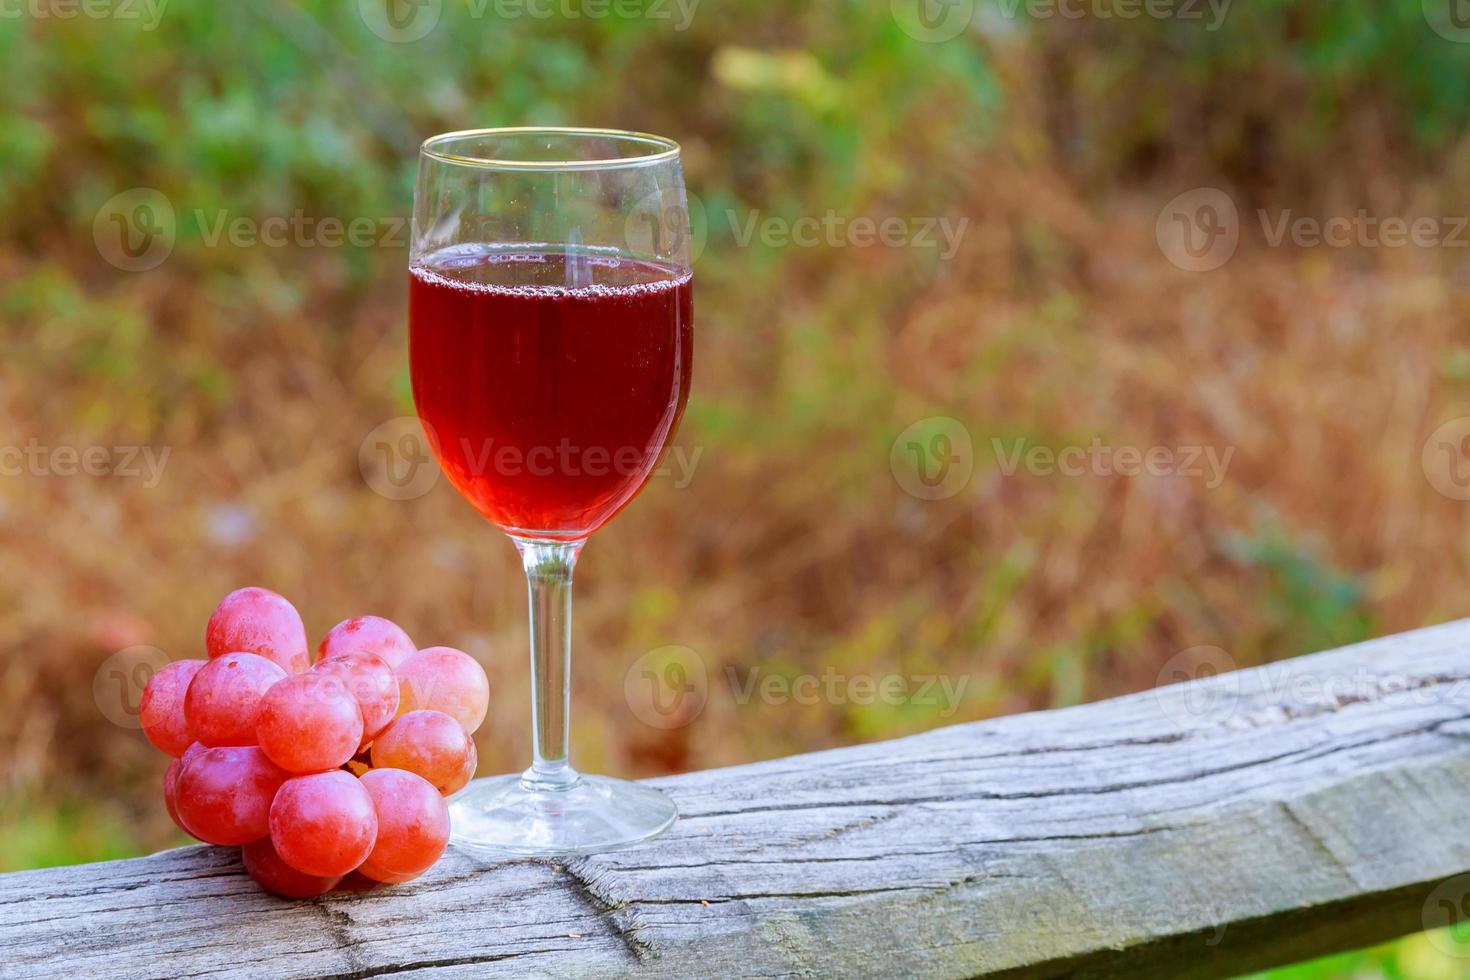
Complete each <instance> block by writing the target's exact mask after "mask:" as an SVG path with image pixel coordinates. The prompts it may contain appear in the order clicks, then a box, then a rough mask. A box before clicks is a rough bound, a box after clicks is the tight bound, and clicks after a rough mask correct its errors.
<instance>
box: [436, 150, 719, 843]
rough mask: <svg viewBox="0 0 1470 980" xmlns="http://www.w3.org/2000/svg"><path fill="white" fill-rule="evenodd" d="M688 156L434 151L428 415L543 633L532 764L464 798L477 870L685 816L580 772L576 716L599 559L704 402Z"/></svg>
mask: <svg viewBox="0 0 1470 980" xmlns="http://www.w3.org/2000/svg"><path fill="white" fill-rule="evenodd" d="M679 156H680V150H679V145H678V144H677V143H675V142H674V141H673V140H670V139H667V138H665V137H662V136H656V135H653V134H650V133H634V132H628V131H625V130H608V129H569V128H558V127H545V126H534V127H515V128H510V129H479V130H464V131H461V132H455V133H444V134H441V135H439V136H433V137H430V138H429V139H427V140H425V141H424V143H423V146H422V147H420V149H419V167H418V179H417V183H416V184H415V187H414V212H413V241H412V245H411V246H410V249H409V277H410V278H409V361H410V371H411V373H412V377H413V395H414V402H415V404H416V405H417V406H418V412H419V417H420V418H421V419H422V421H423V423H424V431H425V434H426V435H427V437H428V440H429V444H430V446H431V447H432V449H433V452H434V454H435V456H436V457H437V458H438V460H439V464H440V468H441V469H442V470H443V472H444V473H445V474H446V475H447V476H448V478H449V480H450V482H451V483H453V484H454V486H455V488H456V489H457V490H458V491H459V492H460V494H461V495H463V496H464V497H465V498H466V499H467V500H468V501H469V502H470V503H471V504H472V505H473V506H474V507H475V508H476V509H477V510H478V511H479V512H480V513H481V514H483V515H485V517H487V518H489V519H490V520H491V521H492V522H493V523H495V524H496V525H498V526H499V527H500V528H501V530H503V531H504V532H506V533H507V534H508V535H509V536H510V538H511V540H512V541H513V542H514V544H515V548H516V552H517V553H518V554H519V555H520V558H521V568H522V569H523V570H524V571H525V574H526V590H527V591H526V595H527V603H526V609H527V613H528V616H527V619H528V622H529V625H530V630H529V634H530V635H529V639H530V654H531V656H530V668H531V670H530V681H531V753H530V755H531V765H530V766H529V767H528V768H527V769H525V770H524V771H523V772H521V773H519V774H514V773H507V774H504V775H500V776H493V777H488V778H485V779H477V780H475V781H474V782H472V783H470V784H469V785H468V786H466V787H465V788H464V789H462V790H460V791H459V792H458V793H456V794H455V796H454V799H453V800H451V801H450V804H449V809H450V817H451V820H452V821H453V823H454V833H453V836H452V838H451V841H452V842H453V843H454V845H455V846H456V847H458V848H461V849H463V850H466V851H469V852H471V853H473V854H478V855H482V856H486V857H499V856H503V855H504V854H506V853H516V854H531V855H542V856H545V855H567V854H595V853H599V852H601V851H607V850H613V849H615V848H619V847H628V846H631V845H633V844H636V843H638V842H640V841H645V840H648V839H650V838H651V837H654V836H656V835H658V834H661V833H663V832H665V831H667V830H668V829H669V828H670V827H672V826H673V825H674V823H675V821H676V820H677V819H678V807H677V806H676V804H675V803H674V800H673V798H672V797H671V796H670V795H669V794H667V793H665V792H663V791H662V790H660V789H658V788H656V787H653V786H648V785H646V784H643V783H636V782H630V781H628V780H624V779H617V778H614V777H610V776H605V775H593V774H586V773H581V772H578V771H577V769H576V768H575V767H574V766H572V764H571V725H570V721H569V718H570V711H571V664H572V625H571V624H572V576H573V572H574V570H575V568H576V564H577V559H578V556H579V555H580V554H581V552H582V549H583V547H584V546H585V545H586V544H587V539H588V537H589V536H590V535H591V534H592V533H593V532H594V531H596V530H597V529H598V528H599V527H601V526H602V525H603V524H605V523H607V521H608V520H610V519H611V518H612V517H613V515H615V514H616V513H617V512H618V511H619V510H621V509H622V508H623V507H625V506H626V505H627V504H628V502H629V501H631V500H632V499H633V498H634V497H635V496H636V495H637V494H638V492H639V490H641V489H642V488H643V486H644V485H645V484H646V483H647V482H648V478H649V476H650V475H651V474H652V473H653V472H654V470H655V468H656V466H657V464H658V457H659V454H660V453H662V452H663V450H664V448H665V447H666V446H667V444H668V441H669V439H670V438H671V437H672V436H673V434H674V431H675V429H677V428H678V425H679V418H680V416H681V415H682V414H683V412H684V404H685V402H686V401H687V400H688V398H689V376H690V369H691V357H692V353H693V325H694V324H693V314H692V312H691V311H692V295H691V294H692V284H691V280H690V269H691V268H692V263H693V258H692V255H691V234H690V227H689V217H688V215H689V212H688V195H687V192H686V191H685V189H684V173H683V167H682V166H681V164H680V162H679ZM535 243H559V244H535ZM658 530H659V532H660V533H669V531H668V529H658ZM624 653H626V651H624ZM604 655H612V656H616V655H618V651H608V652H607V653H605V654H604Z"/></svg>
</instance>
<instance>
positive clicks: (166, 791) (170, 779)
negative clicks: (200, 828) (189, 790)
mask: <svg viewBox="0 0 1470 980" xmlns="http://www.w3.org/2000/svg"><path fill="white" fill-rule="evenodd" d="M194 744H195V745H198V744H199V743H198V742H195V743H194ZM183 768H184V760H183V759H170V760H169V762H168V769H167V770H166V771H165V772H164V774H163V805H164V806H165V807H167V808H168V815H169V818H170V819H171V820H173V822H174V823H176V824H178V826H179V829H180V830H182V831H183V832H184V833H186V834H188V833H189V828H187V827H185V826H184V822H183V821H182V820H180V819H179V808H178V805H177V803H176V802H175V801H176V799H177V798H178V786H179V772H180V771H182V770H183ZM190 836H191V837H192V836H193V835H192V834H190Z"/></svg>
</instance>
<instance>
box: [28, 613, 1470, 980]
mask: <svg viewBox="0 0 1470 980" xmlns="http://www.w3.org/2000/svg"><path fill="white" fill-rule="evenodd" d="M1467 678H1470V621H1462V622H1458V623H1452V624H1448V625H1446V626H1440V627H1434V628H1431V629H1427V630H1420V631H1417V632H1414V633H1407V634H1403V635H1399V636H1394V637H1388V638H1385V639H1382V640H1376V641H1373V642H1370V643H1365V644H1360V645H1357V646H1353V647H1348V648H1344V649H1342V650H1338V651H1333V652H1330V653H1325V654H1318V655H1316V656H1312V657H1304V658H1298V659H1295V660H1291V661H1287V662H1284V663H1282V664H1279V665H1275V666H1272V667H1268V668H1260V669H1256V670H1250V671H1238V672H1234V673H1230V674H1225V675H1221V676H1218V677H1214V678H1212V679H1209V680H1203V681H1193V682H1189V683H1184V684H1175V685H1170V686H1167V687H1163V688H1160V689H1159V690H1157V691H1148V692H1144V693H1141V694H1137V695H1133V696H1130V697H1126V698H1121V699H1118V700H1114V701H1107V702H1102V703H1098V704H1092V705H1085V706H1082V707H1077V708H1070V709H1066V710H1059V711H1049V712H1038V713H1035V714H1028V715H1018V716H1014V717H1009V718H1001V719H997V720H994V721H987V722H982V723H976V724H968V725H959V726H954V727H950V728H944V729H939V730H937V731H933V732H929V733H927V734H924V735H919V736H915V737H911V738H906V739H899V740H896V741H891V742H882V743H877V744H871V745H864V746H857V747H853V748H846V749H839V750H835V751H830V752H821V753H814V754H811V755H803V756H797V757H793V758H788V759H779V760H775V761H771V762H764V763H759V764H755V765H748V766H741V767H736V768H730V769H721V770H715V771H711V772H702V773H694V774H690V775H685V776H679V777H673V778H668V779H662V780H655V781H653V782H655V783H656V784H657V785H660V786H662V787H663V788H665V789H666V790H668V791H669V792H670V793H672V794H673V795H674V796H675V797H676V798H677V800H678V803H679V807H680V810H681V813H682V814H683V816H682V819H681V820H680V822H679V823H678V824H677V826H676V827H675V829H674V830H673V831H671V832H670V834H669V835H667V836H665V837H664V838H662V839H660V840H658V841H656V842H654V843H652V844H650V845H646V846H643V847H640V848H636V849H632V850H628V851H623V852H619V853H615V854H608V855H599V856H597V857H592V858H583V859H578V860H572V861H538V860H512V861H505V862H500V863H486V864H477V863H475V862H474V861H472V860H471V859H469V858H467V857H464V856H462V855H459V854H451V855H449V856H447V857H446V859H445V860H443V861H442V862H441V863H440V865H439V866H438V867H436V869H435V870H434V871H433V872H431V873H430V875H428V876H427V877H425V878H424V879H421V880H419V881H417V882H414V883H412V884H410V885H406V886H400V887H398V888H395V889H390V890H385V891H382V892H374V893H364V894H349V895H340V896H332V897H329V898H325V899H320V900H316V901H311V902H304V903H291V902H285V901H280V900H277V899H274V898H271V897H269V896H267V895H265V894H263V893H261V892H260V891H259V890H258V889H257V888H256V887H255V886H254V885H253V884H252V883H251V882H250V881H249V880H248V879H247V878H246V877H245V875H244V873H243V871H242V870H241V868H240V864H239V861H238V859H237V858H236V857H235V856H234V855H233V854H232V853H231V852H229V851H226V850H223V849H214V848H205V847H194V848H184V849H180V850H175V851H168V852H165V853H162V854H157V855H154V856H152V857H147V858H140V859H136V860H129V861H116V862H110V863H104V864H94V865H83V866H77V867H69V868H57V869H50V870H42V871H31V872H22V873H18V874H11V875H5V876H0V976H3V977H7V978H9V977H16V978H19V977H47V978H51V977H68V978H83V977H107V978H118V977H127V978H131V977H169V978H182V977H206V976H208V977H225V976H231V977H233V976H252V977H255V976H259V977H280V978H295V977H302V978H305V977H367V976H378V975H383V974H411V975H414V976H422V977H433V978H447V977H459V976H466V977H467V976H476V977H480V976H487V975H498V974H505V975H516V976H520V975H526V974H531V975H540V976H551V977H612V976H647V977H676V976H689V975H703V976H791V975H800V976H821V977H826V976H854V977H856V976H863V977H873V976H916V975H924V976H935V977H973V976H1016V977H1032V976H1035V977H1048V976H1061V975H1080V976H1103V975H1106V976H1118V975H1123V976H1130V975H1133V976H1163V975H1168V976H1171V977H1221V976H1230V975H1234V974H1238V973H1240V972H1242V971H1246V970H1251V969H1257V968H1260V967H1263V966H1267V965H1272V964H1277V963H1283V962H1289V961H1293V960H1298V959H1302V958H1305V957H1309V956H1314V955H1318V954H1322V953H1327V952H1331V951H1335V950H1339V949H1344V948H1349V947H1352V946H1358V945H1363V944H1366V943H1370V942H1375V941H1378V940H1381V939H1385V938H1389V937H1391V936H1394V935H1399V934H1403V933H1407V932H1412V931H1417V930H1419V929H1422V928H1424V927H1425V926H1426V925H1433V924H1436V923H1442V922H1446V921H1449V920H1447V919H1445V918H1443V916H1445V915H1448V914H1454V913H1453V910H1454V909H1456V908H1459V909H1463V908H1464V907H1465V906H1464V903H1463V902H1462V901H1461V900H1462V899H1463V898H1464V897H1465V896H1466V895H1470V876H1467V877H1465V878H1458V877H1455V876H1458V875H1461V874H1463V873H1464V872H1466V870H1467V869H1470V834H1467V833H1465V830H1464V820H1465V815H1466V814H1467V813H1470V681H1467ZM792 710H800V709H799V708H793V709H792ZM1436 888H1438V891H1437V892H1436V891H1435V889H1436ZM1446 896H1449V897H1450V904H1448V905H1446V904H1445V903H1444V902H1443V901H1441V899H1444V898H1445V897H1446ZM1456 903H1459V904H1458V905H1457V904H1456ZM1447 910H1448V911H1447ZM1464 952H1465V953H1466V954H1467V955H1470V948H1467V949H1466V950H1465V951H1464Z"/></svg>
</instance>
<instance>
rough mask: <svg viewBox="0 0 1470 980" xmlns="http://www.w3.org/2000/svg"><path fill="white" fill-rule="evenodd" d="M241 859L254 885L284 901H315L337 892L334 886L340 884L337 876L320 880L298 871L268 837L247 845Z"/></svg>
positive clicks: (243, 849)
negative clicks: (313, 899) (293, 899)
mask: <svg viewBox="0 0 1470 980" xmlns="http://www.w3.org/2000/svg"><path fill="white" fill-rule="evenodd" d="M240 858H241V860H243V861H244V862H245V871H246V873H248V874H249V875H250V877H252V878H254V879H255V883H256V884H258V885H259V886H260V887H261V888H264V889H265V890H266V891H268V892H271V893H273V894H276V895H282V896H284V897H286V898H316V897H317V896H318V895H325V894H326V893H327V892H329V891H331V890H332V889H333V888H336V887H337V882H339V881H341V880H342V879H341V877H340V876H338V875H331V876H330V877H326V878H319V877H317V876H316V875H309V874H303V873H302V872H300V871H297V870H296V869H295V868H293V867H291V866H290V865H289V864H287V863H286V862H285V861H283V860H282V859H281V856H280V855H279V854H277V853H276V848H275V845H274V844H272V843H271V839H270V838H269V837H263V838H261V839H260V840H257V841H251V842H250V843H249V844H246V845H245V846H244V848H242V849H241V851H240Z"/></svg>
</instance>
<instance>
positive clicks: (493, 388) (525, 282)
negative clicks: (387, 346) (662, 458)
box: [409, 244, 693, 538]
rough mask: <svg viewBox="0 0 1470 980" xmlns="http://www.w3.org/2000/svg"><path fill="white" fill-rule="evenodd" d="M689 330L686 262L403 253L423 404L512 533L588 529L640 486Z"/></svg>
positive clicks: (448, 470) (567, 533) (660, 445)
mask: <svg viewBox="0 0 1470 980" xmlns="http://www.w3.org/2000/svg"><path fill="white" fill-rule="evenodd" d="M569 284H571V285H569ZM692 331H693V308H692V300H691V277H690V274H689V273H688V272H681V271H679V270H676V269H673V268H668V267H665V266H661V265H659V264H657V263H654V262H649V261H641V260H635V259H632V258H629V257H626V256H622V255H619V254H617V253H616V252H615V251H613V250H610V249H597V250H577V249H574V248H570V247H562V248H560V249H555V250H553V249H550V248H547V247H541V248H536V247H528V246H512V247H507V246H503V245H483V244H461V245H455V246H452V247H449V248H445V249H442V250H440V251H437V252H433V253H430V254H428V255H424V256H421V257H420V258H419V259H418V260H417V261H415V262H414V264H413V265H412V266H411V268H410V282H409V359H410V363H411V370H412V376H413V390H414V400H415V402H416V404H417V406H418V412H419V417H420V419H421V420H422V421H423V422H424V424H425V430H426V432H428V434H429V440H430V443H431V445H432V446H433V449H434V452H435V455H436V456H437V457H438V460H439V464H440V466H441V468H442V469H443V471H444V473H445V475H446V476H447V477H448V478H449V480H450V481H451V482H452V483H453V484H454V486H455V487H456V488H457V489H458V490H459V492H460V493H461V494H462V495H463V496H464V497H465V499H467V500H468V501H469V502H470V503H471V504H473V505H474V507H475V508H476V509H477V510H479V511H480V513H481V514H484V515H485V516H486V517H487V518H489V519H490V520H491V521H493V522H494V523H495V524H496V525H498V526H499V527H500V528H502V529H503V530H505V531H506V532H507V533H510V534H513V535H526V536H531V537H567V538H583V537H586V536H587V535H588V534H589V533H591V532H592V531H594V530H596V529H597V528H599V527H601V526H602V525H603V524H604V523H605V522H606V521H607V520H608V519H609V518H611V517H612V516H613V515H614V514H616V513H617V512H618V511H619V510H621V509H622V508H623V507H624V506H625V505H626V504H627V503H628V502H629V501H630V500H632V499H633V497H634V496H636V495H637V493H638V491H639V490H641V489H642V488H643V485H644V484H645V483H646V482H647V480H648V477H649V475H650V474H651V473H652V472H653V470H654V468H655V467H656V465H657V462H658V458H659V455H660V453H662V451H663V449H664V446H665V445H666V443H667V442H668V440H669V438H670V436H671V435H672V434H673V432H674V431H675V429H676V428H677V427H678V424H679V418H680V416H681V415H682V414H683V411H684V405H685V403H686V402H687V401H688V398H689V378H690V371H691V368H692V363H691V356H692V353H693V337H692Z"/></svg>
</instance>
